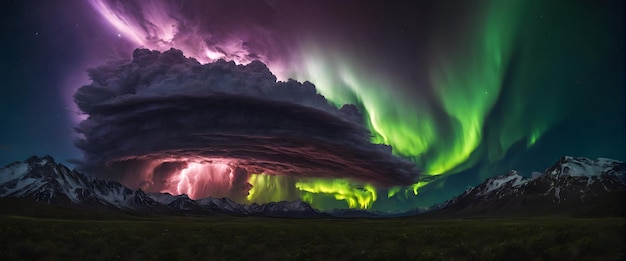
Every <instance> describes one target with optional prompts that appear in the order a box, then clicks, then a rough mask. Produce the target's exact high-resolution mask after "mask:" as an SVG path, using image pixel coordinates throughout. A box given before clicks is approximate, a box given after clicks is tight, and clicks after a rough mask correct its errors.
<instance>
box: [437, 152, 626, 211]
mask: <svg viewBox="0 0 626 261" xmlns="http://www.w3.org/2000/svg"><path fill="white" fill-rule="evenodd" d="M625 193H626V163H624V162H621V161H616V160H611V159H605V158H599V159H596V160H591V159H587V158H580V157H569V156H566V157H563V158H561V159H560V160H559V161H558V162H557V163H556V164H555V165H553V166H552V167H550V168H548V169H547V170H546V171H544V172H543V173H542V174H541V175H537V176H534V177H532V178H525V177H522V176H521V175H519V174H518V173H517V172H516V171H511V172H510V173H508V174H506V175H502V176H498V177H494V178H490V179H487V180H486V181H485V182H483V183H482V184H480V185H478V186H476V187H473V188H471V189H468V190H467V191H465V192H464V193H462V194H461V195H459V196H457V197H455V198H453V199H451V200H450V201H448V202H446V203H445V204H444V206H443V207H442V209H441V210H440V211H439V212H447V213H457V214H458V215H469V214H471V215H536V214H541V213H570V214H575V215H623V214H624V207H623V203H624V199H625Z"/></svg>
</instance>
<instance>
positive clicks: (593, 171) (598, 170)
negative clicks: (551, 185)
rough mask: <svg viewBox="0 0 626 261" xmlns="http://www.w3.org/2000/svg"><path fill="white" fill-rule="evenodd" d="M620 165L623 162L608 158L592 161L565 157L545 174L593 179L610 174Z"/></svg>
mask: <svg viewBox="0 0 626 261" xmlns="http://www.w3.org/2000/svg"><path fill="white" fill-rule="evenodd" d="M620 164H623V162H621V161H617V160H613V159H608V158H597V159H595V160H592V159H588V158H583V157H572V156H564V157H562V158H561V159H560V160H559V161H558V162H557V163H556V164H555V165H554V166H552V167H550V168H549V169H547V170H546V172H545V173H547V174H550V175H553V176H571V177H581V176H586V177H591V176H598V175H600V174H602V173H605V172H608V171H610V170H611V169H613V168H615V167H617V166H618V165H620Z"/></svg>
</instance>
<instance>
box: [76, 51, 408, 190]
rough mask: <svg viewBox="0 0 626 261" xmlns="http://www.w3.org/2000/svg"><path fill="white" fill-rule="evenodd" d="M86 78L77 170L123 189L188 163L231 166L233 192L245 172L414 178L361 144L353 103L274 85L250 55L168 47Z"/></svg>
mask: <svg viewBox="0 0 626 261" xmlns="http://www.w3.org/2000/svg"><path fill="white" fill-rule="evenodd" d="M89 75H90V77H91V79H92V81H93V82H92V83H91V84H89V85H86V86H83V87H81V88H80V89H79V90H78V91H77V92H76V94H75V95H74V99H75V102H76V104H77V105H78V107H79V108H80V110H81V111H82V112H84V113H85V114H87V115H88V118H87V119H86V120H84V121H82V122H81V123H80V124H79V126H78V127H77V128H76V130H77V131H78V132H79V133H81V134H82V138H81V139H79V140H77V141H76V146H77V147H78V148H80V149H81V150H82V151H83V152H84V156H85V159H84V162H83V163H82V165H81V168H84V169H89V170H90V172H92V173H95V174H96V175H100V176H107V177H109V178H114V179H117V180H120V181H121V182H123V183H125V184H127V185H130V186H134V187H144V188H148V189H152V190H157V191H158V190H160V189H161V188H162V187H163V186H164V185H163V184H162V183H163V182H167V179H168V175H169V174H168V173H172V172H174V171H180V169H182V168H184V167H185V166H186V165H185V164H186V163H187V162H209V163H220V164H228V165H229V166H232V171H231V174H232V175H234V176H235V177H234V178H232V180H231V184H230V185H229V186H230V187H231V188H232V189H233V190H235V191H237V192H236V193H239V194H241V191H242V190H243V191H246V192H247V190H248V189H249V185H248V184H247V182H246V181H247V177H248V175H249V174H250V173H265V174H268V175H289V176H293V177H303V178H307V177H326V178H348V179H352V180H357V181H362V182H367V183H371V184H374V185H377V186H382V187H387V186H395V185H409V184H412V183H414V182H416V180H417V178H418V176H419V171H418V170H417V169H416V168H415V166H414V164H413V163H412V162H410V161H408V160H405V159H402V158H399V157H396V156H394V155H392V154H391V147H389V146H386V145H381V144H372V143H371V142H370V132H369V130H368V129H367V128H366V126H365V125H364V123H363V122H362V119H363V117H362V115H360V113H359V112H358V110H357V109H356V107H355V106H354V105H344V106H343V107H341V108H340V109H338V108H336V107H335V106H333V105H331V104H329V103H328V101H327V100H326V99H325V98H324V97H323V96H322V95H320V94H318V93H317V92H316V89H315V86H314V85H313V84H312V83H310V82H304V83H300V82H297V81H294V80H288V81H286V82H282V81H277V80H276V77H275V76H274V75H273V74H272V73H271V72H270V71H269V69H268V68H267V67H266V66H265V64H263V63H262V62H259V61H253V62H251V63H249V64H247V65H236V64H235V63H234V62H227V61H224V60H217V61H216V62H213V63H208V64H201V63H199V62H198V61H196V60H195V59H193V58H187V57H185V56H184V55H183V53H182V51H180V50H176V49H170V50H168V51H165V52H163V53H161V52H158V51H151V50H147V49H137V50H135V51H134V53H133V57H132V60H131V61H117V62H109V63H107V64H104V65H101V66H99V67H96V68H93V69H91V70H89ZM140 169H144V170H143V171H142V170H140ZM145 169H151V170H152V171H148V172H150V174H149V175H146V174H145V173H147V172H146V171H145ZM141 173H144V174H141ZM234 193H235V192H234ZM222 194H223V193H222ZM225 196H232V195H225Z"/></svg>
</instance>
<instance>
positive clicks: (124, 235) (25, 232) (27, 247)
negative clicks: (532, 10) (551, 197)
mask: <svg viewBox="0 0 626 261" xmlns="http://www.w3.org/2000/svg"><path fill="white" fill-rule="evenodd" d="M624 221H625V220H624V219H623V218H523V219H514V218H499V219H488V218H477V219H434V218H430V219H425V218H396V219H309V220H307V219H280V218H260V217H138V216H125V215H118V214H115V215H110V216H108V215H106V214H104V215H97V216H92V217H90V216H89V215H87V216H86V215H85V214H84V213H82V214H80V215H78V216H77V217H76V218H69V217H67V216H64V217H62V218H59V217H41V216H39V217H32V216H23V215H14V214H7V213H5V214H2V215H0V260H73V259H81V260H138V259H146V260H169V261H171V260H322V259H324V260H363V259H365V260H621V259H623V258H624V244H625V242H624V231H625V230H624V228H625V227H624V225H625V222H624Z"/></svg>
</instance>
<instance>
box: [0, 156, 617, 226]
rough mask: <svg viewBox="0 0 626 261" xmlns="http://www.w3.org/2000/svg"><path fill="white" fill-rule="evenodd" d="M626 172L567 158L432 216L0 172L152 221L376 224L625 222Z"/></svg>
mask: <svg viewBox="0 0 626 261" xmlns="http://www.w3.org/2000/svg"><path fill="white" fill-rule="evenodd" d="M625 194H626V164H625V163H624V162H621V161H616V160H611V159H605V158H599V159H596V160H590V159H587V158H580V157H569V156H566V157H563V158H561V159H560V160H559V161H558V162H557V163H556V164H555V165H553V166H552V167H550V168H548V169H547V170H546V171H544V172H543V173H535V175H533V177H530V178H525V177H523V176H521V175H519V174H518V173H517V172H516V171H511V172H509V173H508V174H506V175H502V176H498V177H494V178H489V179H487V180H486V181H485V182H483V183H481V184H479V185H478V186H476V187H473V188H470V189H468V190H466V191H465V192H463V193H462V194H461V195H459V196H457V197H455V198H453V199H451V200H449V201H447V202H445V203H443V204H439V205H437V206H433V207H431V208H429V209H417V208H416V209H411V210H408V211H404V212H393V213H390V212H381V211H364V210H354V209H347V210H344V209H342V210H331V211H327V212H322V211H319V210H316V209H314V208H312V207H311V206H310V205H309V204H307V203H305V202H302V201H299V200H296V201H292V202H286V201H281V202H270V203H266V204H256V203H253V204H250V205H244V204H239V203H237V202H234V201H232V200H230V199H228V198H212V197H209V198H204V199H197V200H192V199H190V198H189V197H187V195H171V194H169V193H147V192H144V191H142V190H141V189H138V190H133V189H130V188H127V187H125V186H123V185H122V184H120V183H118V182H114V181H109V180H102V179H98V178H94V177H89V176H85V175H83V174H82V173H79V172H77V171H75V170H70V169H69V168H67V167H66V166H64V165H62V164H59V163H56V162H55V161H54V159H53V158H52V157H50V156H44V157H36V156H33V157H30V158H28V159H27V160H25V161H23V162H14V163H11V164H9V165H7V166H5V167H4V168H2V169H0V198H17V199H27V200H33V201H37V202H43V203H47V204H51V205H58V206H64V207H71V208H81V209H97V210H113V211H121V212H124V213H134V214H148V215H234V216H271V217H296V218H325V217H350V218H364V217H365V218H378V217H401V216H414V215H420V214H423V213H424V212H428V213H427V214H426V215H435V216H437V215H439V216H441V215H443V216H494V215H495V216H498V215H502V216H510V215H514V216H534V215H551V214H566V215H611V216H614V215H622V216H623V215H624V207H623V206H622V205H623V202H624V198H625V197H624V196H625Z"/></svg>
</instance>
